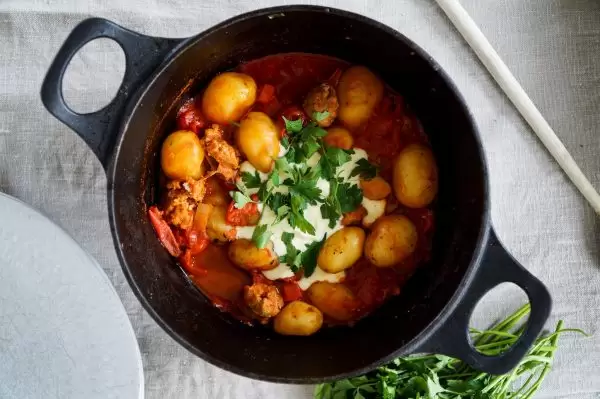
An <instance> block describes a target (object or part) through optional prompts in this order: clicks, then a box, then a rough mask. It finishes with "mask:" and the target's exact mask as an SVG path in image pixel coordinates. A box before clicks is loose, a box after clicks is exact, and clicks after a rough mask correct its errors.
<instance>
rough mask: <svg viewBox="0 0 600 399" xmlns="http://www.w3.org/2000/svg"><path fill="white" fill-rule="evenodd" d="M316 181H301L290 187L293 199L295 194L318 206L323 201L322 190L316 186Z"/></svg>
mask: <svg viewBox="0 0 600 399" xmlns="http://www.w3.org/2000/svg"><path fill="white" fill-rule="evenodd" d="M316 183H317V182H316V180H301V181H300V182H299V183H296V184H294V185H293V186H291V187H290V192H291V193H292V199H293V198H294V194H296V195H299V196H301V197H303V198H304V200H306V201H307V202H308V203H309V204H316V203H317V200H319V199H321V193H322V192H321V189H320V188H318V187H317V186H316Z"/></svg>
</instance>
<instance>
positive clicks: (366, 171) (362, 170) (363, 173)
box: [350, 158, 377, 180]
mask: <svg viewBox="0 0 600 399" xmlns="http://www.w3.org/2000/svg"><path fill="white" fill-rule="evenodd" d="M358 175H360V177H362V178H363V179H367V180H370V179H372V178H374V177H375V176H377V166H375V165H373V164H372V163H370V162H369V161H367V160H366V159H364V158H362V159H359V160H358V161H357V162H356V167H355V168H354V169H353V170H352V173H350V177H354V176H358Z"/></svg>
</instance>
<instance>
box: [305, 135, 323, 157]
mask: <svg viewBox="0 0 600 399" xmlns="http://www.w3.org/2000/svg"><path fill="white" fill-rule="evenodd" d="M319 148H321V144H320V143H319V142H318V141H317V139H316V138H314V137H309V138H307V139H306V141H304V142H303V143H302V154H303V155H304V158H306V159H308V158H310V157H312V156H313V155H314V153H315V152H317V151H318V150H319Z"/></svg>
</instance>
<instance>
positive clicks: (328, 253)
mask: <svg viewBox="0 0 600 399" xmlns="http://www.w3.org/2000/svg"><path fill="white" fill-rule="evenodd" d="M364 244H365V232H364V230H363V229H361V228H360V227H345V228H343V229H341V230H339V231H336V232H335V233H334V234H333V235H332V236H330V237H329V238H328V239H327V240H326V241H325V244H323V247H322V248H321V250H320V251H319V256H318V257H317V264H318V265H319V267H320V268H321V269H323V270H324V271H326V272H328V273H339V272H341V271H342V270H345V269H347V268H349V267H351V266H352V265H353V264H354V263H356V261H357V260H358V259H360V257H361V255H362V252H363V247H364Z"/></svg>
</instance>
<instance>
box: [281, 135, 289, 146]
mask: <svg viewBox="0 0 600 399" xmlns="http://www.w3.org/2000/svg"><path fill="white" fill-rule="evenodd" d="M279 143H280V144H281V145H282V146H283V148H288V147H289V146H290V140H289V139H288V137H287V136H283V137H282V138H281V140H280V141H279Z"/></svg>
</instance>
